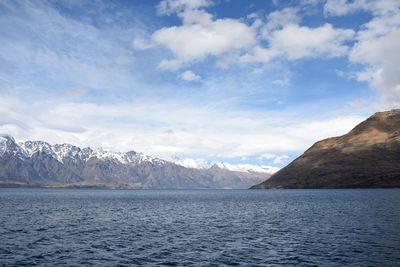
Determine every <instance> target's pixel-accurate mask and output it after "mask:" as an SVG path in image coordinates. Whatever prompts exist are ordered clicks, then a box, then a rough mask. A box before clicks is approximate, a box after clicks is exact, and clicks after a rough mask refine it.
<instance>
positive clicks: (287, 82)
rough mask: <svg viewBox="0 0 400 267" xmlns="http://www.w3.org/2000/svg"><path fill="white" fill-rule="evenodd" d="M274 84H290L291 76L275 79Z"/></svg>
mask: <svg viewBox="0 0 400 267" xmlns="http://www.w3.org/2000/svg"><path fill="white" fill-rule="evenodd" d="M272 84H274V85H277V86H282V87H283V86H288V85H289V84H290V80H289V78H284V79H277V80H273V81H272Z"/></svg>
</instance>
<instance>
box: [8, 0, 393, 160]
mask: <svg viewBox="0 0 400 267" xmlns="http://www.w3.org/2000/svg"><path fill="white" fill-rule="evenodd" d="M399 8H400V2H399V1H394V0H393V1H391V0H382V1H370V0H354V1H346V0H328V1H317V0H307V1H261V0H260V1H228V0H219V1H209V0H162V1H112V2H111V1H74V0H69V1H1V2H0V43H1V46H0V93H1V94H0V132H2V133H8V134H12V135H13V136H15V137H16V138H17V139H18V140H25V139H40V140H46V141H48V142H50V143H58V142H68V143H72V144H76V145H79V146H93V147H99V146H101V147H105V148H109V149H113V150H121V151H127V150H132V149H133V150H137V151H141V152H143V153H146V154H150V155H154V156H160V157H163V158H167V159H168V158H171V157H175V156H177V157H179V158H181V159H187V158H190V159H195V160H198V161H200V162H203V161H209V162H211V161H214V160H219V161H226V162H230V163H250V164H257V165H268V166H276V167H282V166H284V165H285V164H287V163H288V162H289V161H290V160H291V159H293V158H294V157H297V156H298V155H300V154H301V153H302V151H303V150H304V149H306V148H307V147H308V146H310V145H311V144H312V143H314V142H315V141H317V140H319V139H322V138H326V137H330V136H335V135H340V134H344V133H346V132H347V131H348V130H350V129H351V128H352V127H354V126H355V125H356V124H357V123H359V122H360V121H362V120H363V119H365V118H366V117H368V116H369V115H371V113H373V112H375V111H378V110H385V109H390V108H395V107H397V106H398V104H399V102H400V75H399V72H398V66H399V63H400V53H399V45H400V12H399Z"/></svg>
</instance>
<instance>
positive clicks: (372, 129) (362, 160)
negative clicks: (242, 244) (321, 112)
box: [251, 109, 400, 189]
mask: <svg viewBox="0 0 400 267" xmlns="http://www.w3.org/2000/svg"><path fill="white" fill-rule="evenodd" d="M382 187H384V188H386V187H400V109H394V110H391V111H385V112H377V113H375V114H374V115H372V116H371V117H369V118H368V119H366V120H365V121H363V122H361V123H360V124H358V125H357V126H356V127H354V128H353V129H352V130H351V131H350V132H349V133H347V134H345V135H342V136H338V137H331V138H327V139H324V140H321V141H318V142H316V143H315V144H313V145H312V146H311V147H310V148H309V149H307V150H306V151H305V152H304V153H303V154H302V155H301V156H300V157H298V158H297V159H295V160H294V161H292V162H291V163H290V164H289V165H287V166H286V167H284V168H283V169H281V170H280V171H278V172H277V173H275V174H274V175H272V176H271V177H270V178H269V179H268V180H266V181H264V182H262V183H260V184H257V185H254V186H252V187H251V188H252V189H273V188H382Z"/></svg>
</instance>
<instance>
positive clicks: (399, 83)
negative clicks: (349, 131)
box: [349, 4, 400, 109]
mask: <svg viewBox="0 0 400 267" xmlns="http://www.w3.org/2000/svg"><path fill="white" fill-rule="evenodd" d="M380 14H381V13H378V15H376V16H375V17H374V18H373V19H372V20H371V21H369V22H368V23H366V24H364V25H363V27H362V30H361V31H359V32H358V33H357V42H356V44H355V45H354V46H353V48H352V50H351V53H350V56H349V59H350V61H351V62H353V63H359V64H362V65H364V66H365V69H364V70H362V71H360V72H358V73H357V78H358V80H361V81H367V82H368V83H369V84H370V85H371V87H372V88H374V89H375V90H376V91H377V92H378V94H379V96H380V99H379V100H378V101H377V103H376V105H377V108H380V109H382V108H384V109H388V108H393V107H398V105H400V75H399V66H400V53H399V44H400V4H399V7H398V8H397V9H396V8H395V9H392V10H390V12H389V11H388V12H387V13H384V14H382V15H380Z"/></svg>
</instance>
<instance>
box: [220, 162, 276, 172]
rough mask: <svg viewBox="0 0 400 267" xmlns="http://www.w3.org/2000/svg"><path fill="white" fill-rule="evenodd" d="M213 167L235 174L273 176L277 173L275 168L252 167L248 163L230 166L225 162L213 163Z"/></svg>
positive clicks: (264, 166) (265, 166) (252, 165)
mask: <svg viewBox="0 0 400 267" xmlns="http://www.w3.org/2000/svg"><path fill="white" fill-rule="evenodd" d="M214 165H215V166H217V167H218V168H221V169H226V170H230V171H237V172H261V173H268V174H274V173H275V172H277V171H279V168H277V167H273V166H267V165H254V164H248V163H241V164H231V163H227V162H215V163H214Z"/></svg>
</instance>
